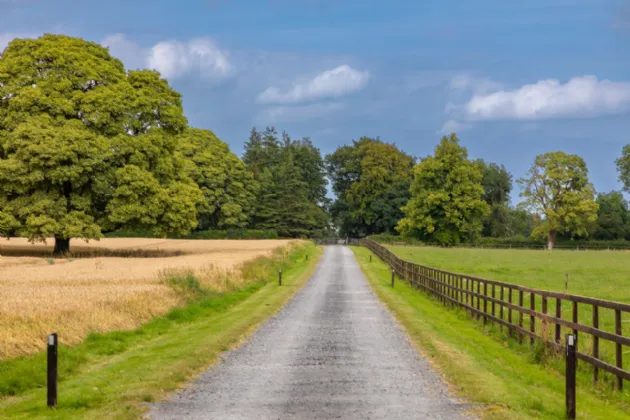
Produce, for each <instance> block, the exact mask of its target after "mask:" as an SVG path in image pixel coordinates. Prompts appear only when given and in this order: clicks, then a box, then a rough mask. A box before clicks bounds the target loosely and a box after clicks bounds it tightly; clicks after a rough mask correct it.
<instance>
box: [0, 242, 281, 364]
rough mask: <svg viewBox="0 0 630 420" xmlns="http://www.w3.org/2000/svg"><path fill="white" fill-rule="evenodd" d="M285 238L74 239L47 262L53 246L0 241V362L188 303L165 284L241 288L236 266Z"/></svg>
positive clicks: (128, 326) (266, 252) (141, 320)
mask: <svg viewBox="0 0 630 420" xmlns="http://www.w3.org/2000/svg"><path fill="white" fill-rule="evenodd" d="M288 244H289V241H286V240H251V241H248V240H207V241H203V240H160V239H122V238H111V239H102V240H100V241H91V242H90V243H89V244H86V243H85V242H82V241H78V240H77V241H73V243H72V248H71V250H72V252H73V255H77V256H80V257H73V258H65V259H52V258H50V257H49V255H50V253H51V250H52V241H49V242H48V244H47V245H44V244H36V245H32V244H29V243H28V242H27V241H26V240H23V239H11V240H5V239H3V240H0V255H1V256H0V296H2V298H1V299H0V360H2V359H8V358H12V357H16V356H20V355H25V354H31V353H34V352H37V351H40V350H42V349H43V348H44V345H45V337H46V335H47V334H49V333H51V332H58V333H59V334H60V341H61V342H63V343H65V344H74V343H78V342H80V341H81V340H83V339H84V338H85V336H86V335H87V334H88V333H89V332H92V331H98V332H102V331H109V330H114V329H131V328H135V327H137V326H139V325H140V324H142V323H144V322H146V321H147V320H149V319H150V318H152V317H154V316H158V315H162V314H164V313H165V312H167V311H168V310H169V309H170V308H172V307H174V306H178V305H182V304H184V303H185V302H186V299H187V297H186V295H185V294H183V293H181V292H179V291H178V290H177V288H174V287H171V286H169V284H168V280H169V279H172V278H186V276H187V275H188V274H195V277H196V278H197V279H198V280H199V282H200V283H201V286H202V287H204V288H207V289H210V290H213V291H224V290H226V289H230V288H234V287H235V286H239V284H238V282H239V276H238V275H237V272H238V270H236V269H237V268H238V265H239V264H240V263H243V262H245V261H248V260H251V259H254V258H256V257H259V256H265V255H269V254H270V253H271V252H272V251H273V250H274V249H276V248H278V247H282V246H285V245H288ZM18 255H20V256H18Z"/></svg>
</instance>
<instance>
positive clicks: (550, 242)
mask: <svg viewBox="0 0 630 420" xmlns="http://www.w3.org/2000/svg"><path fill="white" fill-rule="evenodd" d="M556 236H558V231H557V230H555V229H554V230H550V231H549V234H548V235H547V249H548V250H549V251H551V250H552V249H553V247H554V245H555V244H556Z"/></svg>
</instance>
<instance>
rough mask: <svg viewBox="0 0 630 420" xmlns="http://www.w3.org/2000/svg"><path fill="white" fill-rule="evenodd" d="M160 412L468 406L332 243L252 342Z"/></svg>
mask: <svg viewBox="0 0 630 420" xmlns="http://www.w3.org/2000/svg"><path fill="white" fill-rule="evenodd" d="M190 385H191V386H190V387H189V388H187V389H185V390H183V391H181V392H180V393H178V394H175V395H173V396H171V397H170V398H169V399H168V400H166V401H164V402H162V403H159V404H155V405H153V406H152V408H151V412H150V414H149V415H150V417H151V418H153V419H158V420H159V419H225V420H232V419H234V420H235V419H255V420H267V419H274V420H275V419H389V420H397V419H405V420H408V419H458V418H464V417H465V414H464V413H463V410H464V408H466V405H465V404H462V403H461V401H458V400H456V399H455V398H453V397H452V396H450V395H449V393H448V391H447V389H446V386H445V384H444V383H443V381H442V380H441V378H440V377H439V375H438V374H437V373H436V372H435V371H434V370H433V369H432V368H431V367H430V366H429V365H428V363H427V362H426V361H425V360H423V359H422V358H421V357H420V356H419V355H418V353H417V352H416V351H415V350H414V348H413V347H412V346H411V344H410V343H409V341H408V340H407V338H406V336H405V334H404V332H403V331H402V330H401V328H400V327H399V326H398V324H397V323H396V321H395V320H394V319H393V317H392V315H391V314H390V313H389V312H388V311H387V310H386V309H385V307H384V305H383V304H382V303H381V302H380V301H379V300H378V299H377V298H376V296H375V295H374V294H373V293H372V291H371V289H370V287H369V285H368V283H367V280H366V279H365V277H364V275H363V273H362V272H361V269H360V267H359V265H358V263H357V261H356V259H355V257H354V254H353V253H352V251H351V250H350V249H349V248H346V247H344V246H329V247H326V249H325V252H324V256H323V257H322V260H321V261H320V263H319V266H318V268H317V270H316V272H315V274H314V275H313V277H312V278H311V279H310V280H309V282H308V284H307V285H306V286H305V287H304V289H302V290H301V291H300V292H299V293H298V294H297V295H296V296H295V298H294V299H293V300H292V301H291V302H289V304H287V306H286V307H285V308H284V309H283V310H282V311H281V312H279V313H278V314H277V315H276V316H275V317H273V318H271V319H270V320H269V321H267V322H266V323H265V324H263V325H262V326H261V327H260V329H258V331H257V332H255V333H254V334H253V335H252V337H251V338H250V340H249V341H248V342H247V343H245V344H244V345H243V346H241V347H239V348H238V349H236V350H233V351H230V352H227V353H225V354H224V356H223V360H222V361H221V362H220V363H218V364H217V365H216V366H214V367H213V368H211V369H210V370H208V371H207V372H206V373H204V374H202V375H201V376H200V378H199V379H198V380H197V381H194V382H193V383H191V384H190Z"/></svg>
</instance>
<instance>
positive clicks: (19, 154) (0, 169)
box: [0, 35, 203, 253]
mask: <svg viewBox="0 0 630 420" xmlns="http://www.w3.org/2000/svg"><path fill="white" fill-rule="evenodd" d="M186 127H187V120H186V118H185V116H184V113H183V109H182V101H181V96H180V94H179V93H177V92H176V91H175V90H173V89H172V88H171V87H170V86H169V85H168V82H167V81H166V80H164V79H162V78H160V75H159V74H158V73H156V72H154V71H148V70H138V71H129V72H126V71H125V68H124V66H123V64H122V63H121V62H120V61H119V60H118V59H116V58H113V57H111V55H110V54H109V51H108V50H107V49H106V48H104V47H102V46H100V45H98V44H96V43H92V42H87V41H84V40H82V39H78V38H72V37H68V36H63V35H44V36H42V37H40V38H39V39H35V40H31V39H29V40H20V39H16V40H14V41H12V42H11V43H10V44H9V46H8V47H7V48H6V49H5V50H4V52H3V53H2V58H1V59H0V235H2V236H9V237H10V236H16V235H20V236H25V237H28V238H29V239H30V240H31V241H42V240H45V238H47V237H54V238H55V252H56V253H63V252H66V251H68V249H69V241H70V239H71V238H83V239H86V240H87V239H98V238H100V237H101V236H102V232H103V231H107V230H112V229H116V228H121V227H123V228H124V227H132V228H148V229H151V230H152V231H153V232H154V233H156V234H160V235H166V234H168V233H174V234H185V233H188V232H190V230H191V229H193V228H194V227H195V226H196V225H197V211H196V208H197V206H198V205H199V203H200V202H201V201H202V199H203V196H202V193H201V191H200V189H199V187H198V186H197V184H196V183H195V182H194V180H193V179H192V178H191V177H190V176H189V170H188V168H189V165H188V164H187V162H186V159H185V158H184V157H183V155H182V154H181V153H179V152H178V139H179V136H180V135H182V133H184V131H185V130H186Z"/></svg>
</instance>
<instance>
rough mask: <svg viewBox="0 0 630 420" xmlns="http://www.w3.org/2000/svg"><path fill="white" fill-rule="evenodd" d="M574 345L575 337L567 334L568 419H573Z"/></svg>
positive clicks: (575, 365)
mask: <svg viewBox="0 0 630 420" xmlns="http://www.w3.org/2000/svg"><path fill="white" fill-rule="evenodd" d="M576 345H577V336H575V335H573V334H567V353H566V358H567V360H566V405H567V418H568V419H575V372H576V368H577V358H576V349H575V347H576Z"/></svg>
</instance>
